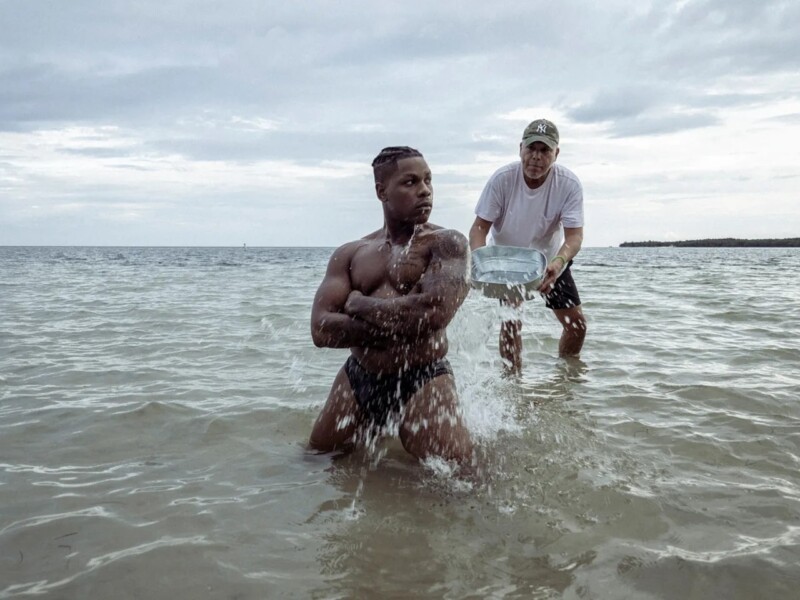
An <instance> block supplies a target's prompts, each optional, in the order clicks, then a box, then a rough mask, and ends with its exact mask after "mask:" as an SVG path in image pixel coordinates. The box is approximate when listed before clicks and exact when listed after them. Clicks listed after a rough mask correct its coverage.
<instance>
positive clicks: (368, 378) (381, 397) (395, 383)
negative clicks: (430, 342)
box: [344, 355, 453, 429]
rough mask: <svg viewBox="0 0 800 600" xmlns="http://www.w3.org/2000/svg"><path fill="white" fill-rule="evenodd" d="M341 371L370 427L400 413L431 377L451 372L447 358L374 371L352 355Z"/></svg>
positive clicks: (377, 425) (384, 422) (380, 425)
mask: <svg viewBox="0 0 800 600" xmlns="http://www.w3.org/2000/svg"><path fill="white" fill-rule="evenodd" d="M344 371H345V373H346V374H347V378H348V379H349V380H350V387H352V388H353V393H354V394H355V397H356V403H357V404H358V406H359V408H360V409H361V411H362V413H363V415H364V417H365V418H366V420H367V421H368V422H369V423H370V425H371V427H372V428H373V429H380V428H382V427H385V426H386V423H387V421H388V420H389V417H390V416H395V415H397V414H399V413H400V411H401V410H402V409H403V407H404V406H405V405H406V403H407V402H408V400H409V399H410V398H411V396H413V395H414V394H415V393H416V392H417V390H419V389H420V388H421V387H422V386H423V385H425V384H426V383H428V382H429V381H430V380H431V379H434V378H435V377H439V376H440V375H452V374H453V369H452V368H451V367H450V363H449V362H448V361H447V359H446V358H441V359H439V360H437V361H435V362H432V363H430V364H427V365H420V366H417V367H411V368H409V369H408V370H406V371H402V372H400V373H388V374H387V373H381V374H375V373H371V372H369V371H367V370H366V369H365V368H364V367H362V366H361V364H360V363H359V362H358V360H356V358H355V356H352V355H351V356H350V357H349V358H348V359H347V362H345V363H344Z"/></svg>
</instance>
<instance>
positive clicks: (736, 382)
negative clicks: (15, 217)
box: [0, 248, 800, 600]
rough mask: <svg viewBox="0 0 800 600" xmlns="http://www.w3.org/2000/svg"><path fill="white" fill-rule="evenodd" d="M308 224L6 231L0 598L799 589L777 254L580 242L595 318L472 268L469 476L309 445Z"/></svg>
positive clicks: (795, 313) (463, 338)
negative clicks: (214, 240)
mask: <svg viewBox="0 0 800 600" xmlns="http://www.w3.org/2000/svg"><path fill="white" fill-rule="evenodd" d="M329 254H330V249H280V248H264V249H250V248H247V249H244V248H235V249H234V248H228V249H221V248H205V249H203V248H185V249H182V248H161V249H156V248H150V249H141V248H0V598H16V597H27V596H37V597H43V598H65V599H83V598H92V599H94V598H114V599H120V600H124V599H128V598H147V599H160V598H164V599H170V600H183V599H197V598H226V599H227V598H230V599H240V600H243V599H263V598H389V597H408V598H453V599H455V598H598V599H599V598H603V599H606V598H614V599H615V598H675V599H676V600H677V599H680V600H684V599H687V598H698V599H699V598H702V599H708V598H725V599H748V600H750V599H753V598H771V599H772V598H800V566H798V563H800V545H799V544H800V474H799V473H800V403H799V402H798V400H799V398H798V396H800V343H798V339H799V338H800V253H798V251H797V250H791V249H718V250H717V249H714V250H709V249H702V250H701V249H698V250H694V249H677V248H661V249H619V248H606V249H591V248H590V249H585V250H584V251H583V252H582V253H581V255H580V257H579V260H578V261H576V265H575V267H574V272H575V278H576V280H577V282H578V285H579V287H580V290H581V294H582V296H583V301H584V309H585V311H586V314H587V316H588V319H589V334H588V337H587V342H586V345H585V348H584V352H583V355H582V360H580V361H573V362H565V361H562V360H559V359H558V358H557V357H556V353H557V343H558V333H559V331H558V324H557V322H556V321H555V319H554V318H553V317H552V315H551V314H550V313H549V311H547V310H546V309H545V308H544V306H543V304H542V303H541V302H539V301H538V300H535V301H531V302H529V303H527V305H526V307H525V313H524V343H525V351H524V362H525V366H524V375H523V377H522V380H521V381H513V380H508V379H504V378H502V377H500V372H501V368H500V367H501V365H500V363H499V358H498V356H497V335H498V329H499V326H498V318H499V315H498V312H497V311H498V307H497V306H496V304H495V302H493V301H492V300H489V299H487V298H483V297H481V296H479V295H477V294H476V293H475V292H473V293H472V294H471V295H470V297H469V298H468V299H467V301H466V303H465V304H464V306H463V308H462V309H461V311H460V312H459V314H458V315H457V317H456V319H455V320H454V322H453V323H452V324H451V326H450V328H449V332H448V333H449V337H450V342H451V351H450V360H451V363H452V364H453V368H454V371H455V375H456V378H457V381H458V388H459V393H460V397H461V399H462V403H463V409H464V412H465V418H466V420H467V423H468V425H469V427H470V429H471V430H472V432H473V435H474V436H475V438H476V440H477V443H478V445H479V455H480V461H481V468H482V470H483V473H484V478H483V480H482V482H481V483H478V484H475V485H469V484H467V483H465V482H463V481H461V480H459V479H458V478H453V477H452V476H451V474H450V472H449V470H448V469H447V466H446V465H442V464H437V463H436V462H432V463H430V464H427V465H419V464H416V463H415V462H414V461H413V460H412V459H411V458H410V457H409V456H408V455H407V454H406V453H405V452H404V451H403V449H402V447H401V446H400V445H399V444H398V443H397V442H396V441H388V442H386V443H384V444H383V445H381V446H379V448H378V449H377V450H376V451H375V452H372V453H369V452H358V453H356V454H353V455H351V456H348V457H343V458H338V459H332V458H331V457H330V456H316V455H313V454H310V453H309V452H307V450H306V447H305V443H306V439H307V437H308V433H309V431H310V428H311V425H312V423H313V421H314V418H315V416H316V414H317V413H318V411H319V409H320V408H321V406H322V403H323V401H324V399H325V397H326V394H327V392H328V388H329V385H330V383H331V381H332V379H333V376H334V374H335V372H336V370H337V369H338V368H339V367H340V366H341V364H342V363H343V361H344V359H345V357H346V351H342V350H321V349H317V348H315V347H314V346H313V344H312V343H311V340H310V335H309V323H308V322H309V313H310V306H311V300H312V297H313V294H314V291H315V289H316V286H317V285H318V284H319V282H320V280H321V278H322V275H323V273H324V269H325V264H326V262H327V259H328V257H329Z"/></svg>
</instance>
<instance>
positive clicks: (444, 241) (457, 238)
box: [429, 223, 469, 257]
mask: <svg viewBox="0 0 800 600" xmlns="http://www.w3.org/2000/svg"><path fill="white" fill-rule="evenodd" d="M430 225H431V229H430V231H429V235H430V236H431V241H432V243H431V249H432V250H435V251H437V252H438V253H442V254H446V255H448V256H453V257H456V256H460V255H464V256H466V255H467V251H468V249H469V242H468V241H467V236H465V235H464V234H463V233H461V232H460V231H458V230H456V229H446V228H444V227H441V226H439V225H434V224H433V223H430Z"/></svg>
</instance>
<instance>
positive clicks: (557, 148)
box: [553, 146, 561, 162]
mask: <svg viewBox="0 0 800 600" xmlns="http://www.w3.org/2000/svg"><path fill="white" fill-rule="evenodd" d="M559 152H561V148H559V147H558V146H556V157H555V158H554V159H553V161H554V162H555V160H556V159H557V158H558V153H559Z"/></svg>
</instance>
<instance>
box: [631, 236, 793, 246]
mask: <svg viewBox="0 0 800 600" xmlns="http://www.w3.org/2000/svg"><path fill="white" fill-rule="evenodd" d="M663 246H676V247H682V248H800V238H782V239H765V240H745V239H738V238H718V239H705V240H683V241H679V242H655V241H647V242H622V243H621V244H620V245H619V247H620V248H653V247H663Z"/></svg>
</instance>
